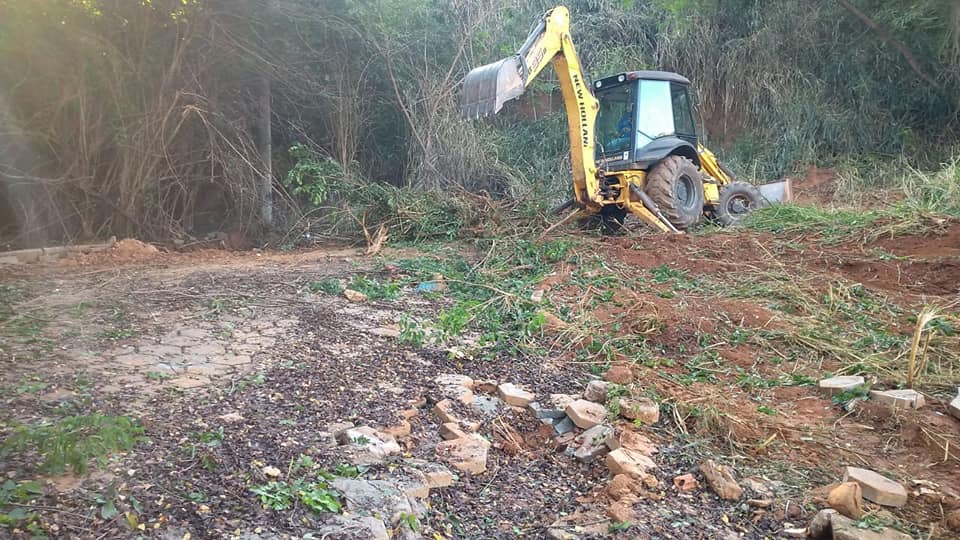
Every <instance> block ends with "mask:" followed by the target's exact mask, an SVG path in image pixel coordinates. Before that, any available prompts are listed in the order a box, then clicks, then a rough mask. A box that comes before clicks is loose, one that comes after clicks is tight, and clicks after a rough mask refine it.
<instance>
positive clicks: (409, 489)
mask: <svg viewBox="0 0 960 540" xmlns="http://www.w3.org/2000/svg"><path fill="white" fill-rule="evenodd" d="M408 472H410V473H411V474H410V476H411V477H412V478H410V479H409V480H406V481H404V482H402V483H401V486H402V489H403V494H404V495H406V496H407V497H410V498H412V499H428V498H430V486H429V485H428V484H427V479H426V478H425V477H424V474H423V473H422V472H420V471H418V470H416V469H414V470H413V471H408Z"/></svg>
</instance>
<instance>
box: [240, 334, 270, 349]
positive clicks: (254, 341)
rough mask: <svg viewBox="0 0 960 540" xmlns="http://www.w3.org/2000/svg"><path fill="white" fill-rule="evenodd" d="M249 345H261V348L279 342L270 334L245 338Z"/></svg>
mask: <svg viewBox="0 0 960 540" xmlns="http://www.w3.org/2000/svg"><path fill="white" fill-rule="evenodd" d="M243 342H244V343H246V344H247V345H259V346H260V347H261V348H267V347H273V346H274V345H276V344H277V340H276V339H275V338H272V337H269V336H254V337H251V338H247V339H245V340H243Z"/></svg>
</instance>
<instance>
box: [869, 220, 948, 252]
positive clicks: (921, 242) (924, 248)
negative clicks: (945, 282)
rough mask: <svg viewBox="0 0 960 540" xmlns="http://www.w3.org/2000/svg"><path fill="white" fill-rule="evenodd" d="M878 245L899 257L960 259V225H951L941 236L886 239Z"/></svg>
mask: <svg viewBox="0 0 960 540" xmlns="http://www.w3.org/2000/svg"><path fill="white" fill-rule="evenodd" d="M877 245H878V246H879V247H880V248H882V249H883V250H885V251H889V252H890V253H893V254H894V255H897V256H898V257H915V258H923V259H930V258H938V257H960V223H953V224H951V225H950V226H948V227H947V228H946V230H944V231H943V232H942V233H941V234H935V235H923V236H900V237H897V238H886V239H883V240H880V241H878V242H877Z"/></svg>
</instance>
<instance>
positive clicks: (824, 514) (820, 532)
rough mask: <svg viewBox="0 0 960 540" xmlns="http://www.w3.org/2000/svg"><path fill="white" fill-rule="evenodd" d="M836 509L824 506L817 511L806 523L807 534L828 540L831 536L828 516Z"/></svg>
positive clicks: (821, 539)
mask: <svg viewBox="0 0 960 540" xmlns="http://www.w3.org/2000/svg"><path fill="white" fill-rule="evenodd" d="M836 513H837V511H836V510H834V509H832V508H824V509H823V510H821V511H819V512H817V515H815V516H813V519H812V520H810V524H809V525H807V535H808V536H809V537H810V538H813V539H814V540H828V539H829V538H830V536H831V528H830V518H831V516H833V515H834V514H836Z"/></svg>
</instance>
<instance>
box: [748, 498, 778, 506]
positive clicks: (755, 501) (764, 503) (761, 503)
mask: <svg viewBox="0 0 960 540" xmlns="http://www.w3.org/2000/svg"><path fill="white" fill-rule="evenodd" d="M747 504H748V505H750V506H752V507H754V508H770V506H771V505H772V504H773V499H747Z"/></svg>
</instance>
